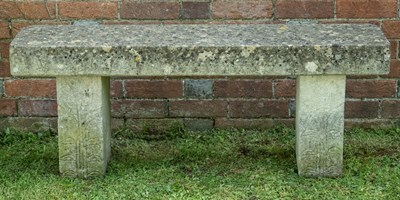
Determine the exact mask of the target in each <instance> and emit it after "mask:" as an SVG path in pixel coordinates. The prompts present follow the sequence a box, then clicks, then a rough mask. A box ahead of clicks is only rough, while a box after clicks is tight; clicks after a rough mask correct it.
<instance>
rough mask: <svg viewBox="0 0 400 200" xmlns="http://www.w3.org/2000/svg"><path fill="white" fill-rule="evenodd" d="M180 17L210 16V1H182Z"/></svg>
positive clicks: (198, 17)
mask: <svg viewBox="0 0 400 200" xmlns="http://www.w3.org/2000/svg"><path fill="white" fill-rule="evenodd" d="M182 18H184V19H206V18H210V2H182Z"/></svg>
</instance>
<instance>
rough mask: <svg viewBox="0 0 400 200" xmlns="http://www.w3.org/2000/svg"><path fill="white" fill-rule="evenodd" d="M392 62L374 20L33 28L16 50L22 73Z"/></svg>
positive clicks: (256, 69) (285, 69) (344, 69)
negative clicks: (301, 23)
mask: <svg viewBox="0 0 400 200" xmlns="http://www.w3.org/2000/svg"><path fill="white" fill-rule="evenodd" d="M265 36H268V37H265ZM389 62H390V51H389V41H388V40H387V39H386V38H385V36H384V35H383V33H382V31H381V30H380V29H379V27H377V26H375V25H370V24H362V25H360V24H334V25H325V24H314V25H270V24H266V25H106V26H103V25H99V26H71V25H57V26H31V27H28V28H24V29H23V30H22V31H21V32H20V33H19V34H18V35H17V36H16V38H15V39H14V40H13V41H12V43H11V47H10V63H11V73H12V74H13V75H16V76H44V77H49V76H64V75H65V76H69V75H96V76H124V75H126V76H187V75H195V76H196V75H199V76H214V75H215V76H221V75H222V76H237V75H246V76H252V75H254V76H263V75H323V74H345V75H357V74H360V75H369V74H387V73H388V72H389Z"/></svg>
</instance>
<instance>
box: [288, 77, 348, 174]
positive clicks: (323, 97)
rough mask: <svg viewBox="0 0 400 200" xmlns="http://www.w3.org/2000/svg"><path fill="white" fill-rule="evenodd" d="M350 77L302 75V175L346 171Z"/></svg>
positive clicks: (298, 153) (299, 110)
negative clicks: (347, 99) (346, 88)
mask: <svg viewBox="0 0 400 200" xmlns="http://www.w3.org/2000/svg"><path fill="white" fill-rule="evenodd" d="M345 85H346V77H345V76H344V75H326V76H298V77H297V96H296V158H297V168H298V173H299V175H304V176H311V177H320V176H328V177H336V176H340V175H341V173H342V163H343V130H344V102H345Z"/></svg>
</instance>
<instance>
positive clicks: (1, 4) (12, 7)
mask: <svg viewBox="0 0 400 200" xmlns="http://www.w3.org/2000/svg"><path fill="white" fill-rule="evenodd" d="M23 17H24V15H23V14H22V12H21V11H20V10H19V9H18V5H17V3H16V2H13V1H0V19H14V18H23Z"/></svg>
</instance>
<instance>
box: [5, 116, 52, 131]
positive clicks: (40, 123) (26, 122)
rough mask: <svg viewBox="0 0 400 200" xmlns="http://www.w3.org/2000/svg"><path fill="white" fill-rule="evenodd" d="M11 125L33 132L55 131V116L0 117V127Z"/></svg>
mask: <svg viewBox="0 0 400 200" xmlns="http://www.w3.org/2000/svg"><path fill="white" fill-rule="evenodd" d="M6 127H13V128H15V129H18V130H22V131H31V132H34V133H37V132H43V131H49V130H50V131H51V132H53V133H56V132H57V118H56V117H51V118H45V117H7V118H2V119H0V128H6Z"/></svg>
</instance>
